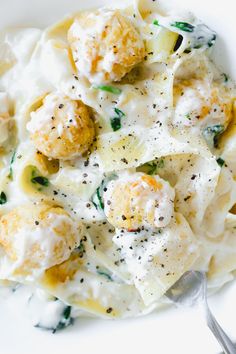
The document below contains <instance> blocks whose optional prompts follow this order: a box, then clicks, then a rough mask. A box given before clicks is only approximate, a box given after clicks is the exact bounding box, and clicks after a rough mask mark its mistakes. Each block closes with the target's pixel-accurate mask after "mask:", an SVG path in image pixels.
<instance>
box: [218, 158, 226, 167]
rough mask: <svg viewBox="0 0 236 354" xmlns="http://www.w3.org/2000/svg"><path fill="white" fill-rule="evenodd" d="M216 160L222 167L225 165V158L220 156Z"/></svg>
mask: <svg viewBox="0 0 236 354" xmlns="http://www.w3.org/2000/svg"><path fill="white" fill-rule="evenodd" d="M216 162H217V163H218V165H219V166H220V167H223V166H224V164H225V160H223V159H222V158H221V157H219V158H218V159H217V160H216Z"/></svg>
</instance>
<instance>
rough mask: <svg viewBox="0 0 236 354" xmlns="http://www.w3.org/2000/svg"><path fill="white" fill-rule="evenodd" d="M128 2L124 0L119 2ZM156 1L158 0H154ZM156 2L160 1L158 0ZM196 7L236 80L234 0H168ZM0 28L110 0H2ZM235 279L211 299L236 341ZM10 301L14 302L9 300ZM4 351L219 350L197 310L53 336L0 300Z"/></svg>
mask: <svg viewBox="0 0 236 354" xmlns="http://www.w3.org/2000/svg"><path fill="white" fill-rule="evenodd" d="M120 1H122V3H124V2H125V1H126V0H120ZM150 1H155V0H150ZM156 1H157V0H156ZM166 2H168V3H173V4H175V3H176V4H177V5H178V6H179V5H180V3H181V6H185V8H186V9H190V10H192V11H193V12H194V13H195V14H196V15H197V16H198V17H199V18H201V19H202V20H203V21H204V22H205V23H206V24H208V25H209V26H210V27H211V28H212V29H214V30H216V31H217V33H218V35H219V40H218V43H217V46H216V50H215V56H216V59H217V63H218V65H220V66H221V67H222V68H223V70H224V71H225V72H226V73H230V74H231V76H232V77H234V78H235V79H236V45H235V44H236V43H235V38H234V37H235V35H236V33H235V0H224V1H219V2H216V1H215V0H166ZM0 3H1V7H0V9H1V10H0V27H1V28H4V27H6V26H7V27H9V26H32V27H35V26H36V27H41V28H43V27H45V26H46V25H48V24H51V23H53V22H55V21H57V20H59V19H60V18H61V17H63V16H65V15H66V14H69V13H71V12H73V11H76V10H79V9H81V8H87V7H96V6H99V5H104V4H109V3H111V0H86V1H85V0H76V1H75V0H0ZM235 297H236V282H234V283H233V284H230V285H229V286H227V287H225V289H223V290H222V291H221V292H219V293H218V294H217V295H215V296H214V297H212V298H211V299H210V306H211V308H212V310H213V312H214V314H215V315H216V317H217V319H218V320H219V322H220V323H221V324H222V325H223V327H224V328H225V330H226V331H227V332H228V333H229V335H231V336H232V337H233V338H234V339H235V340H236V327H235V319H236V306H235ZM9 303H10V304H11V301H10V302H9ZM0 314H1V316H0V333H1V342H0V346H1V349H0V353H2V354H49V353H50V354H51V353H56V354H64V353H75V354H77V353H82V354H95V353H96V354H108V353H109V354H110V353H112V354H118V353H119V354H120V353H123V352H124V353H125V354H126V353H129V352H130V353H132V354H134V353H135V354H141V353H142V354H143V353H148V354H152V353H156V354H217V353H219V352H220V348H219V346H218V344H217V343H216V341H215V339H214V338H213V336H212V335H211V334H210V332H209V330H208V329H207V327H206V325H205V323H204V321H202V320H201V316H200V314H199V313H198V312H197V311H196V310H182V309H168V310H164V311H161V312H159V313H154V314H152V315H149V316H147V317H143V318H138V319H131V320H123V321H101V320H85V319H80V320H77V322H76V324H75V325H74V326H73V327H70V328H68V329H66V330H65V331H64V332H59V333H57V334H54V335H53V334H51V333H49V332H43V331H40V330H37V329H35V328H33V327H32V326H31V325H30V322H29V320H27V317H26V316H25V314H24V312H22V310H21V306H18V307H14V308H13V307H11V308H9V307H3V306H1V304H0Z"/></svg>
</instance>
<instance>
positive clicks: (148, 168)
mask: <svg viewBox="0 0 236 354" xmlns="http://www.w3.org/2000/svg"><path fill="white" fill-rule="evenodd" d="M164 165H165V161H164V160H163V159H159V160H154V161H151V162H147V163H145V164H144V165H142V166H139V167H138V168H137V169H136V170H137V172H144V173H147V174H148V175H151V176H152V175H154V174H156V173H157V171H158V169H159V168H163V167H164Z"/></svg>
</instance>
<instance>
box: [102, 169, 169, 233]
mask: <svg viewBox="0 0 236 354" xmlns="http://www.w3.org/2000/svg"><path fill="white" fill-rule="evenodd" d="M103 198H104V212H105V215H106V217H107V219H108V221H109V222H110V223H111V224H112V225H114V226H115V227H118V228H124V229H128V230H130V231H132V230H137V229H139V228H141V227H142V226H144V227H150V228H153V227H165V226H166V225H168V223H169V222H170V220H171V217H172V215H173V205H174V204H173V203H174V190H173V189H172V188H171V187H170V185H169V183H168V182H166V181H164V180H163V179H161V178H160V177H158V176H149V175H147V174H144V173H134V174H126V173H124V174H123V175H121V176H120V177H119V178H118V179H116V180H112V181H110V182H109V183H108V185H107V186H106V188H105V189H104V193H103Z"/></svg>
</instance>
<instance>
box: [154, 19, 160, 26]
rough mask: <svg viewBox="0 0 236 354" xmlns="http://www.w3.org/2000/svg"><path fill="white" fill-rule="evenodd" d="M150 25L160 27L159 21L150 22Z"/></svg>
mask: <svg viewBox="0 0 236 354" xmlns="http://www.w3.org/2000/svg"><path fill="white" fill-rule="evenodd" d="M152 24H153V25H155V26H160V24H159V21H158V20H154V21H153V22H152Z"/></svg>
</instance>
